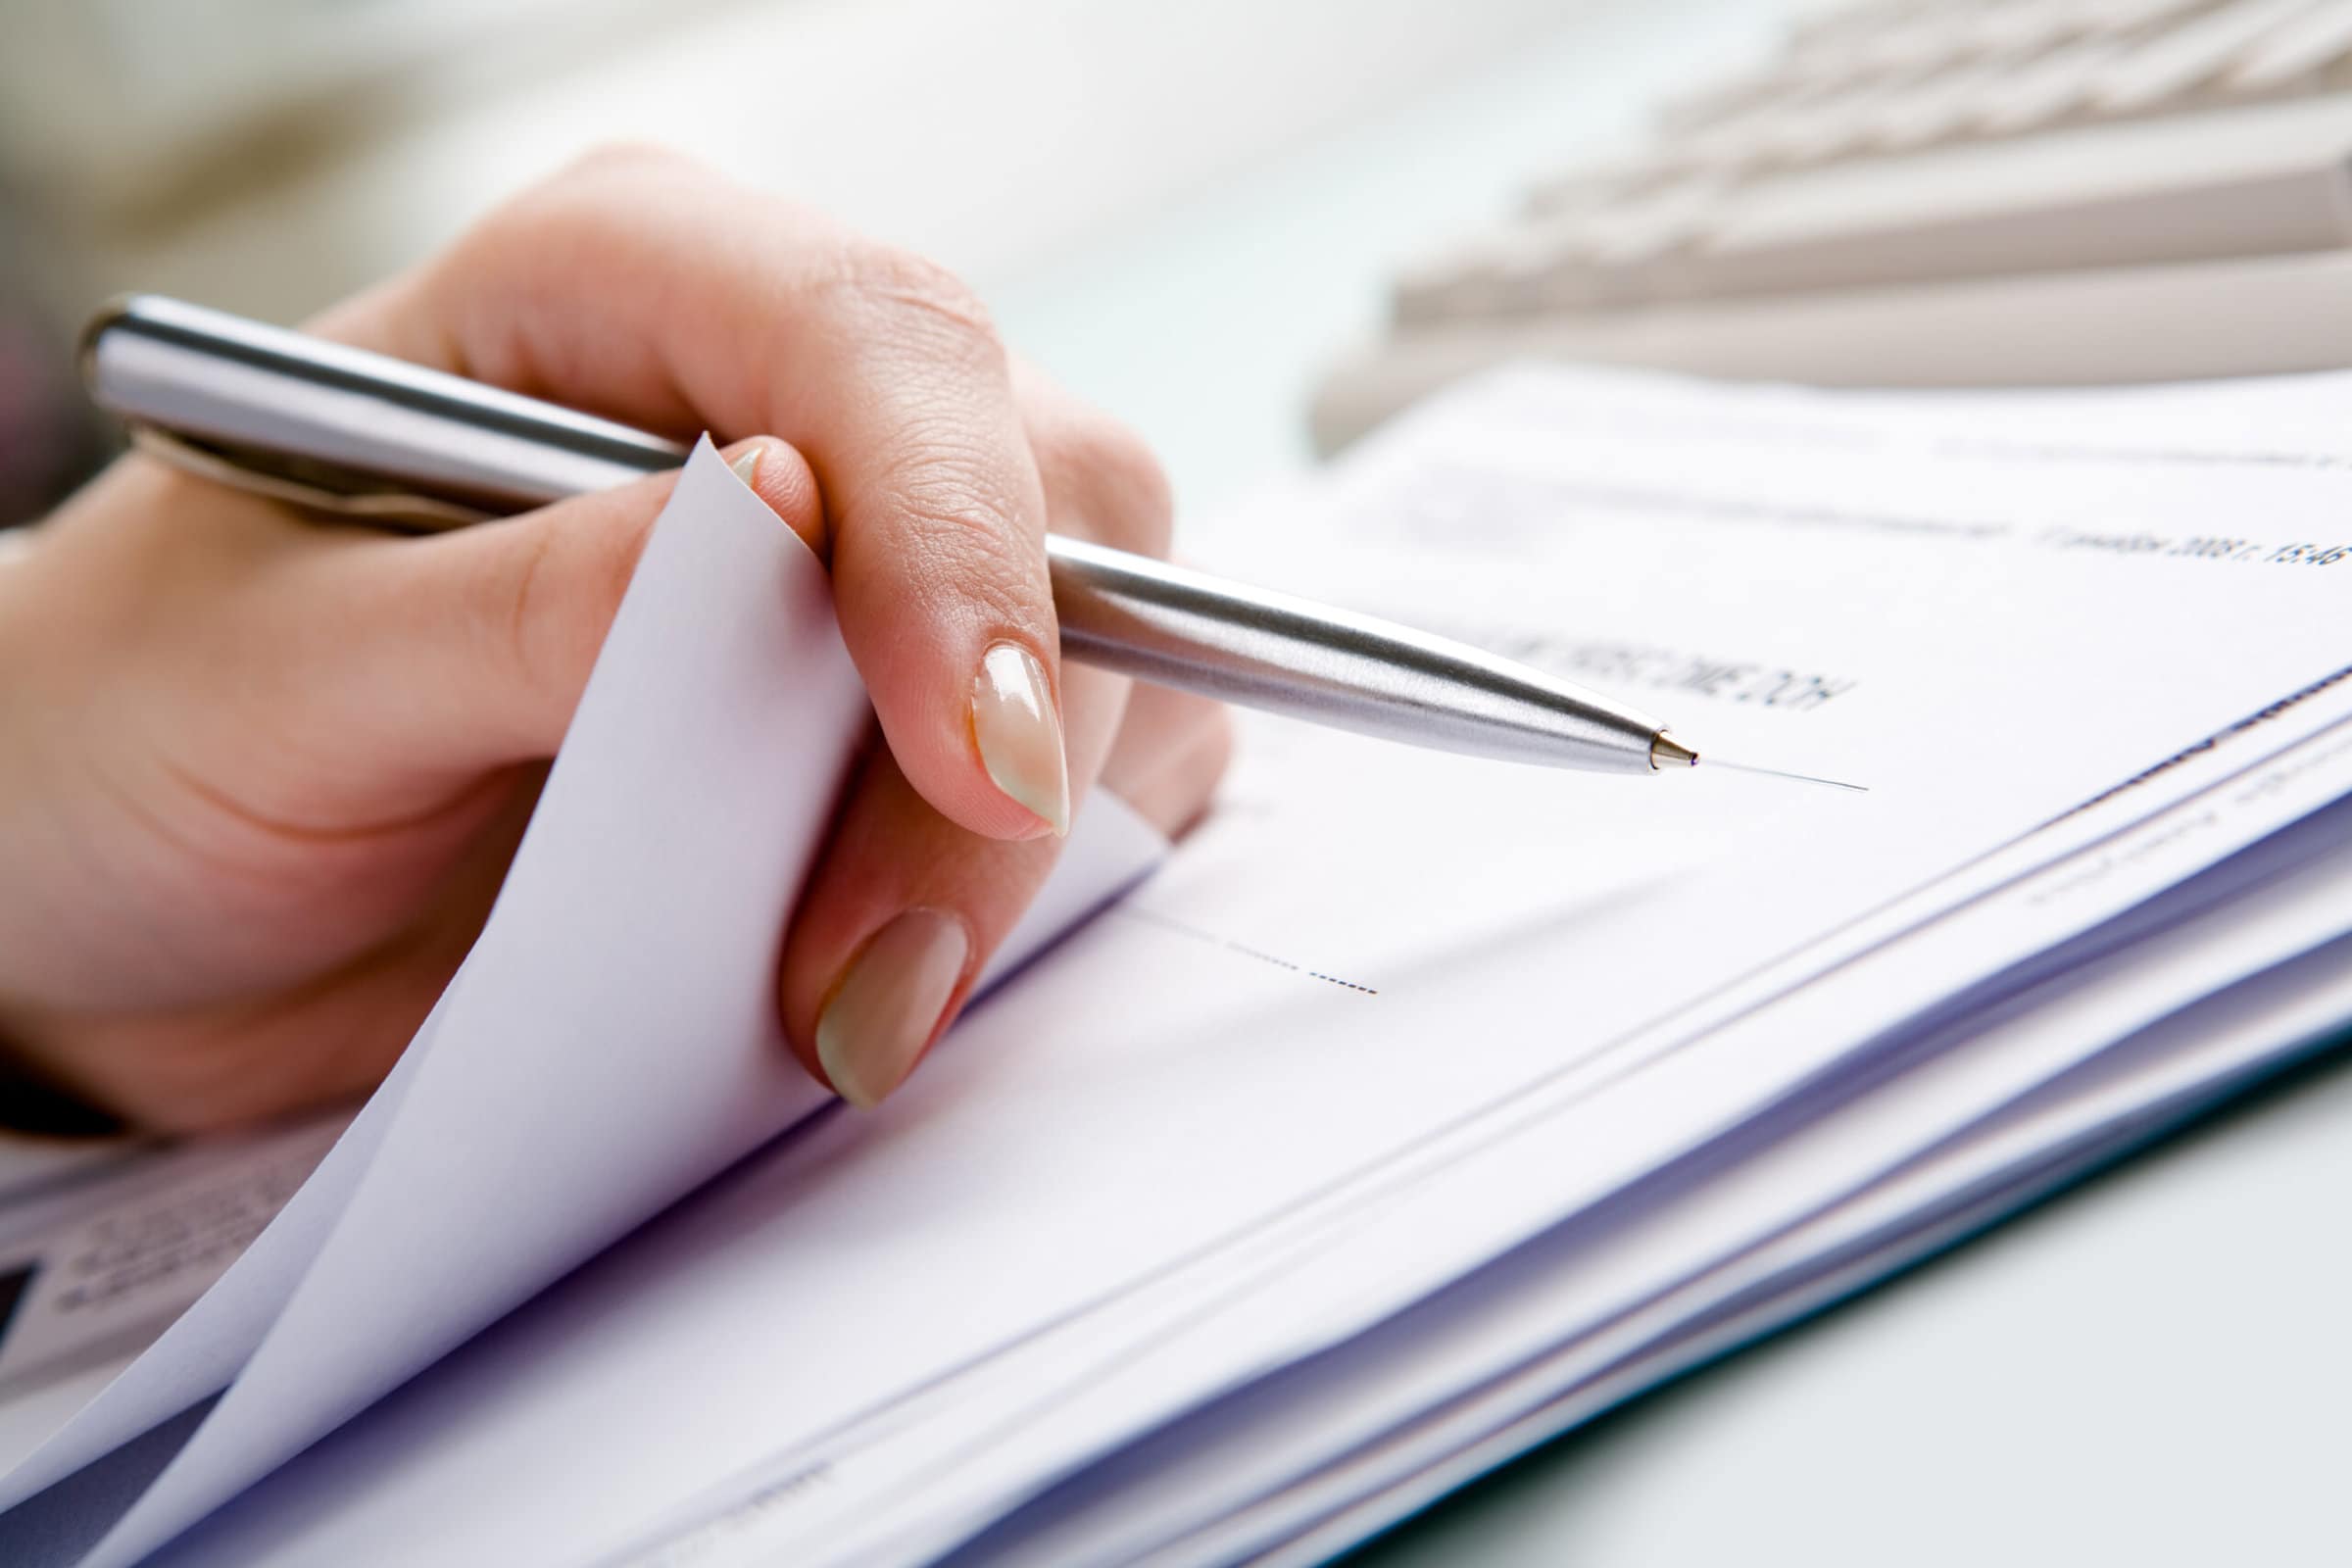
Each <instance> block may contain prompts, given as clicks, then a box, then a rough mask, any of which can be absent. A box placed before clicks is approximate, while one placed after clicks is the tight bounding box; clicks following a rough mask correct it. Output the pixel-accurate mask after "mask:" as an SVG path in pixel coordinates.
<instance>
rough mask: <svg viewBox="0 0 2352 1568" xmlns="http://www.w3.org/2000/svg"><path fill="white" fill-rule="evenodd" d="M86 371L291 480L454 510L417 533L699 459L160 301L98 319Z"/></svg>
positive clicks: (102, 397) (110, 399) (354, 353)
mask: <svg viewBox="0 0 2352 1568" xmlns="http://www.w3.org/2000/svg"><path fill="white" fill-rule="evenodd" d="M82 377H83V380H84V381H85V382H86V383H87V384H88V386H89V388H90V391H91V394H92V395H93V396H94V397H95V398H96V399H97V401H98V402H99V403H100V404H102V405H103V406H105V407H106V408H108V409H110V410H112V411H114V412H115V413H118V414H121V415H123V417H125V418H128V419H131V420H133V421H134V422H137V423H142V424H147V425H151V426H155V427H158V428H161V429H164V430H167V431H170V432H172V433H173V434H176V435H180V436H188V437H194V438H196V439H198V440H201V441H204V442H207V443H210V444H212V445H214V446H217V447H220V448H221V449H223V450H224V451H226V452H227V453H229V454H231V455H233V456H235V457H237V458H239V459H242V460H246V461H252V462H257V463H260V464H263V465H266V466H267V469H268V471H269V472H270V473H271V474H272V475H274V476H277V477H280V478H283V479H284V480H286V481H288V482H290V483H296V484H308V485H312V486H316V487H318V488H320V489H323V490H327V491H331V492H335V493H339V494H357V495H366V494H367V493H368V491H369V490H370V489H379V490H381V491H383V492H385V493H387V494H396V495H398V496H401V497H421V498H425V499H427V500H428V501H431V502H437V503H441V504H442V505H443V510H442V511H441V513H440V514H438V515H436V513H435V512H434V511H433V510H432V509H430V508H425V509H419V510H418V511H417V513H416V514H415V515H410V516H406V517H402V518H399V519H398V520H401V521H404V522H406V523H408V524H409V525H411V526H417V527H431V526H434V525H436V523H438V524H439V525H442V526H448V525H453V524H456V523H459V522H466V521H474V520H478V519H479V518H481V517H485V516H497V515H506V514H511V513H515V512H527V511H529V510H531V509H532V508H533V507H541V506H545V505H547V504H548V503H549V502H551V501H560V500H562V499H564V497H566V496H573V495H580V494H584V493H586V492H588V491H592V490H605V489H610V488H612V487H613V485H616V484H625V483H626V482H628V481H629V480H631V479H635V478H639V477H642V476H643V475H645V474H648V473H659V472H661V471H662V470H663V469H665V468H674V467H676V466H679V465H680V464H682V463H684V462H685V461H686V449H685V448H684V447H682V446H679V445H678V444H677V443H676V442H674V441H665V440H663V439H662V437H660V436H657V435H650V434H648V433H647V432H645V431H643V430H637V429H632V428H631V427H629V426H628V425H625V424H617V423H614V422H613V420H610V419H599V418H596V417H593V416H591V415H585V414H578V413H574V412H573V411H572V410H569V409H565V408H561V407H559V406H557V405H555V404H552V403H543V402H540V401H539V400H538V399H536V398H526V397H522V396H519V395H517V394H515V393H512V392H505V391H502V390H500V389H499V388H497V387H492V386H485V385H483V384H482V383H480V382H478V381H469V380H466V378H464V377H462V376H455V375H448V374H445V373H443V372H441V371H438V370H431V369H427V368H424V367H422V366H417V365H410V364H408V363H406V362H405V361H401V360H394V359H391V358H388V357H386V356H384V355H379V354H369V353H368V352H366V351H364V350H360V349H353V348H347V347H345V346H343V345H341V344H337V343H329V342H326V341H324V340H323V339H319V338H314V337H310V336H308V335H306V334H303V333H299V332H289V331H286V330H285V329H283V328H281V327H273V326H267V325H264V324H263V323H261V322H258V321H248V320H244V319H241V318H238V317H234V316H229V315H227V314H225V313H223V312H220V311H209V310H206V309H204V308H203V307H201V306H194V305H186V304H182V303H181V302H179V301H177V300H168V299H160V298H157V297H154V296H152V295H140V296H135V297H132V298H130V299H125V300H123V301H119V302H118V303H117V304H115V305H113V306H111V307H110V308H109V309H108V310H107V311H106V312H105V313H104V314H102V315H101V316H100V317H99V318H98V319H96V320H94V321H93V322H91V324H90V327H89V329H88V331H87V332H85V333H84V334H83V338H82Z"/></svg>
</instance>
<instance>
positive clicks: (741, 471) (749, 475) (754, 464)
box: [727, 442, 764, 485]
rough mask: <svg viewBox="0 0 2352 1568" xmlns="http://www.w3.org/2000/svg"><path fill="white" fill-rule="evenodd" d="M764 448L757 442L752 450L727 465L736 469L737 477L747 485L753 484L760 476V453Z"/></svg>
mask: <svg viewBox="0 0 2352 1568" xmlns="http://www.w3.org/2000/svg"><path fill="white" fill-rule="evenodd" d="M763 450H764V449H763V448H762V447H761V446H760V444H759V443H757V442H755V443H753V445H752V449H751V450H750V451H748V452H746V453H745V454H744V455H743V456H742V457H740V458H737V459H736V460H735V461H734V462H732V463H730V464H728V465H727V466H728V467H730V468H732V469H734V470H735V477H736V478H738V479H741V480H742V481H743V482H744V483H745V484H747V485H748V484H751V483H753V482H754V481H755V480H756V479H758V477H759V474H760V452H761V451H763Z"/></svg>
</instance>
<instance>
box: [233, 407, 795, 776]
mask: <svg viewBox="0 0 2352 1568" xmlns="http://www.w3.org/2000/svg"><path fill="white" fill-rule="evenodd" d="M722 456H724V457H727V458H728V459H729V460H730V462H731V464H732V465H733V466H735V468H736V471H737V472H738V473H739V474H746V475H748V476H749V480H750V482H751V484H752V487H753V489H754V490H755V492H756V493H757V494H758V495H759V496H760V499H761V500H763V501H765V502H766V503H767V505H768V506H769V507H770V508H771V509H772V510H773V511H774V512H775V513H776V514H777V515H778V516H779V517H780V518H782V519H783V521H784V522H785V523H786V524H788V525H790V526H791V527H793V528H794V529H795V531H797V532H799V533H800V534H801V535H802V536H803V537H804V538H807V537H810V536H814V535H816V534H818V533H819V532H820V530H821V526H822V523H821V516H820V512H819V508H818V504H817V499H816V486H815V481H814V479H813V478H812V477H811V475H810V474H809V469H808V467H807V466H806V465H805V464H803V463H802V462H801V461H800V459H799V457H798V455H797V454H796V453H794V451H793V450H792V448H791V447H789V446H787V445H785V444H784V443H783V442H780V441H775V440H772V439H756V440H753V441H748V442H742V443H738V444H737V445H736V446H734V447H731V448H728V449H726V450H725V451H724V452H723V453H722ZM674 484H675V476H674V475H670V474H662V475H657V476H654V477H651V478H647V479H644V480H641V481H639V482H637V483H634V484H630V485H626V486H623V487H621V488H619V489H615V490H610V491H605V492H602V493H599V494H595V495H586V496H579V497H576V498H574V499H571V500H568V501H564V502H560V503H558V504H556V505H554V506H549V507H543V508H541V509H540V510H538V511H536V512H533V513H529V514H526V515H522V516H519V517H515V518H511V519H508V520H505V521H502V522H497V523H491V524H485V525H483V526H480V527H475V528H468V529H464V530H460V531H458V532H455V533H450V534H443V535H439V536H436V537H433V538H429V539H387V538H373V537H367V538H361V537H354V536H350V535H338V536H333V537H332V538H330V539H327V540H325V541H323V542H322V543H321V545H320V546H319V548H318V549H315V550H312V551H307V552H301V553H296V554H292V555H290V556H289V558H288V559H287V560H286V561H285V562H284V564H283V566H282V569H281V570H280V571H279V572H278V573H277V574H276V575H278V576H280V577H299V578H300V579H301V580H300V581H287V580H279V581H271V582H267V583H262V584H257V585H255V586H254V588H253V590H252V591H251V592H249V593H247V594H246V595H244V596H243V597H244V601H245V603H246V604H247V605H248V606H249V609H248V611H247V612H246V613H243V614H241V615H239V616H237V617H236V618H235V621H234V625H235V628H236V632H235V635H236V637H237V639H238V643H237V648H238V651H237V656H236V658H235V660H234V664H235V675H234V678H235V679H237V680H238V681H239V682H240V683H241V684H243V685H244V686H245V687H246V688H248V689H254V690H259V691H260V692H262V693H263V694H264V695H265V696H266V698H267V700H268V704H269V707H270V711H272V712H273V713H274V714H275V715H276V716H277V728H278V729H279V730H281V731H282V732H283V733H285V734H287V735H289V736H294V737H300V738H301V744H302V745H303V747H304V757H303V758H302V759H299V760H294V759H289V760H290V761H293V762H294V763H295V765H291V766H281V767H279V768H278V769H276V770H274V774H275V776H276V777H278V778H279V779H280V780H281V787H282V788H284V789H285V790H286V791H287V792H288V794H289V796H290V797H291V798H293V799H309V800H317V799H319V798H322V797H321V793H320V791H319V785H320V784H321V783H323V782H324V781H325V780H327V779H329V778H332V779H336V780H340V781H342V782H341V783H339V784H338V785H337V786H336V787H335V791H334V795H333V798H335V799H338V800H341V801H344V802H345V803H347V811H348V812H350V813H353V814H358V815H361V816H366V815H368V814H372V813H374V812H381V811H392V810H398V809H401V807H402V805H403V804H404V803H407V802H411V801H416V802H430V801H433V800H437V799H441V798H445V797H446V796H447V794H448V792H449V790H450V788H451V787H452V785H453V784H456V783H460V782H463V781H464V780H466V779H468V778H471V777H473V776H475V775H478V774H480V773H482V772H485V771H487V770H490V769H494V768H497V767H500V766H503V765H505V764H508V763H512V762H515V761H521V760H532V759H539V758H546V757H551V756H553V755H554V754H555V751H556V749H557V747H558V745H559V744H560V743H561V742H562V740H563V737H564V730H565V728H566V727H567V726H568V725H569V724H570V722H571V715H572V712H573V711H574V710H575V709H576V708H577V707H578V706H579V699H580V693H581V691H582V689H583V688H584V687H585V686H586V684H587V681H588V674H589V670H590V669H591V667H592V666H593V665H594V664H595V662H596V658H597V654H598V652H599V650H600V649H601V648H602V647H603V645H604V639H605V633H606V632H607V630H608V629H609V628H610V627H611V625H612V623H613V614H614V613H615V612H616V611H617V610H618V609H619V607H620V601H621V597H622V595H623V594H624V593H625V592H626V591H627V588H628V583H629V577H630V574H631V573H632V572H633V571H634V570H635V567H636V564H637V558H638V556H639V555H640V554H641V553H642V551H643V549H644V545H645V540H646V537H647V535H648V534H649V533H650V532H651V530H652V527H653V523H654V520H655V518H656V517H657V516H659V515H660V514H661V511H662V505H663V504H664V503H665V502H666V501H667V500H668V497H669V493H670V490H671V489H672V487H673V486H674ZM313 774H316V775H317V776H316V777H312V776H310V775H313ZM355 792H364V793H366V794H367V795H368V796H369V797H370V798H369V799H367V800H358V801H355V800H353V799H352V796H353V795H354V793H355Z"/></svg>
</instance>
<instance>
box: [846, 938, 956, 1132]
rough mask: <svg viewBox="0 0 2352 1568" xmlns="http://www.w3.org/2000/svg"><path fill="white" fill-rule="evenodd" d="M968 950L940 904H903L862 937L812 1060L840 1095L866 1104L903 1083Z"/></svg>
mask: <svg viewBox="0 0 2352 1568" xmlns="http://www.w3.org/2000/svg"><path fill="white" fill-rule="evenodd" d="M970 953H971V939H970V938H969V937H968V936H966V935H965V934H964V930H963V922H962V921H961V920H958V919H956V916H954V915H952V914H943V913H941V912H940V911H939V910H937V909H908V910H907V912H906V913H905V914H902V915H900V916H899V917H898V918H897V919H895V920H893V921H891V922H890V924H888V925H886V926H884V927H883V928H882V929H881V930H879V931H877V932H875V933H874V934H873V935H872V936H871V937H869V938H867V939H866V944H865V950H864V951H863V952H862V953H859V954H858V956H857V957H855V958H853V959H851V960H850V968H849V972H848V973H847V974H845V975H843V976H842V979H841V984H840V985H839V986H837V987H835V988H834V992H833V1000H832V1001H830V1002H828V1003H826V1004H825V1010H824V1011H823V1012H822V1013H820V1014H818V1015H817V1020H816V1059H817V1061H818V1062H819V1063H820V1064H822V1065H823V1067H824V1069H825V1076H826V1077H827V1078H829V1079H831V1080H832V1083H833V1088H834V1091H835V1092H836V1093H838V1094H839V1095H840V1096H841V1098H842V1099H844V1100H846V1101H848V1102H849V1103H851V1104H853V1105H856V1106H858V1107H859V1108H860V1109H870V1108H871V1107H873V1106H875V1105H878V1104H880V1103H882V1101H883V1098H884V1097H885V1096H887V1095H888V1094H889V1093H890V1092H891V1091H892V1090H894V1089H896V1088H898V1087H899V1085H901V1084H903V1083H905V1082H906V1081H907V1074H908V1073H910V1072H912V1071H914V1064H915V1062H916V1061H918V1060H920V1059H921V1057H922V1054H923V1048H924V1047H925V1046H928V1045H929V1044H930V1043H931V1037H932V1035H934V1034H936V1033H937V1032H938V1030H939V1018H940V1014H941V1013H943V1012H945V1011H946V1010H947V1006H948V999H949V998H951V997H953V996H955V995H956V982H957V981H958V980H961V979H962V978H963V960H964V958H965V957H966V956H968V955H969V954H970Z"/></svg>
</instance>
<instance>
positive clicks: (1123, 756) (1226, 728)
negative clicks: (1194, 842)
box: [1098, 684, 1233, 839]
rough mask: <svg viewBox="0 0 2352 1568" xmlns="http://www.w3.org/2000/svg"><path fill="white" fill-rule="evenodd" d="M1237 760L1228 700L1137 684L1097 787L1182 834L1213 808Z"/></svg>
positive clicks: (1171, 835) (1175, 834)
mask: <svg viewBox="0 0 2352 1568" xmlns="http://www.w3.org/2000/svg"><path fill="white" fill-rule="evenodd" d="M1232 760H1233V720H1232V717H1231V716H1230V715H1229V714H1228V713H1227V712H1226V711H1225V708H1224V705H1223V704H1221V703H1214V702H1211V701H1209V700H1208V699H1207V698H1205V697H1196V696H1194V695H1193V694H1192V693H1190V692H1180V691H1175V690H1173V689H1171V688H1169V687H1166V686H1151V685H1141V684H1139V685H1138V686H1137V687H1136V688H1135V694H1134V695H1133V696H1132V697H1130V698H1129V699H1128V700H1127V721H1126V722H1125V723H1124V724H1122V725H1121V726H1120V727H1119V738H1118V741H1117V743H1116V744H1115V745H1113V746H1112V747H1111V750H1110V757H1109V759H1108V760H1105V761H1104V762H1103V777H1102V779H1101V781H1100V783H1099V785H1098V787H1099V788H1102V789H1106V790H1108V791H1110V792H1111V793H1112V794H1114V795H1116V796H1118V797H1119V799H1121V800H1123V801H1125V802H1126V803H1127V804H1128V806H1130V807H1131V808H1133V809H1134V810H1135V813H1136V814H1137V815H1138V816H1141V817H1142V818H1143V819H1144V820H1145V821H1147V822H1149V823H1151V824H1152V826H1153V827H1155V828H1157V829H1159V831H1160V832H1161V833H1163V834H1165V835H1166V836H1167V837H1168V838H1171V839H1178V838H1182V837H1183V836H1184V835H1185V834H1186V833H1187V832H1189V831H1190V830H1191V829H1192V827H1193V826H1194V824H1195V823H1197V822H1198V821H1199V820H1200V818H1201V813H1202V812H1203V811H1205V810H1206V809H1208V803H1209V798H1210V797H1211V796H1212V795H1214V794H1215V793H1216V788H1217V781H1218V780H1219V779H1221V778H1223V777H1224V776H1225V769H1226V766H1227V764H1228V763H1229V762H1231V761H1232Z"/></svg>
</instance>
